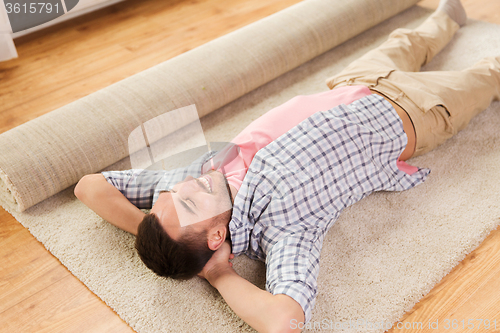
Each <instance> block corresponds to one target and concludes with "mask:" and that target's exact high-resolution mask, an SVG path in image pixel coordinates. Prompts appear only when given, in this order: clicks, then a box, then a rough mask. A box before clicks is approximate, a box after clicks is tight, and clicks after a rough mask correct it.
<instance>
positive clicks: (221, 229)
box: [207, 224, 226, 251]
mask: <svg viewBox="0 0 500 333" xmlns="http://www.w3.org/2000/svg"><path fill="white" fill-rule="evenodd" d="M207 238H208V240H207V242H208V248H209V249H210V250H212V251H216V250H217V249H218V248H219V247H221V246H222V244H224V241H225V240H226V227H225V226H224V225H222V224H219V225H217V226H215V227H213V228H211V229H210V230H209V231H208V233H207Z"/></svg>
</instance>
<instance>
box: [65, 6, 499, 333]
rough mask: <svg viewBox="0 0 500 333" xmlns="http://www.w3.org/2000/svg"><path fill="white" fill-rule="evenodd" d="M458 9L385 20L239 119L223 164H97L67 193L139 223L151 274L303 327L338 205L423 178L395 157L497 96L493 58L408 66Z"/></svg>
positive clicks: (253, 316) (444, 34)
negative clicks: (329, 73) (345, 59)
mask: <svg viewBox="0 0 500 333" xmlns="http://www.w3.org/2000/svg"><path fill="white" fill-rule="evenodd" d="M465 21H466V14H465V11H464V9H463V7H462V5H461V3H460V1H459V0H442V1H441V3H440V6H439V8H438V10H437V11H436V12H435V13H434V14H432V15H431V17H429V18H428V19H427V20H426V21H425V22H424V23H423V24H422V25H421V26H419V27H418V28H417V29H415V30H407V29H398V30H396V31H395V32H393V33H392V34H391V35H390V37H389V39H388V40H387V41H386V42H385V43H383V44H382V45H381V46H379V47H378V48H376V49H375V50H373V51H371V52H369V53H367V54H366V55H365V56H363V57H362V58H360V59H358V60H357V61H355V62H353V63H352V64H351V65H349V66H348V67H347V68H346V69H345V70H344V71H342V72H341V73H339V74H338V75H336V76H335V77H333V78H331V79H329V80H328V81H327V84H328V86H329V87H330V88H331V89H333V90H331V91H328V92H324V93H319V94H315V95H310V96H298V97H296V98H294V99H292V100H291V101H289V102H287V103H285V104H283V105H282V106H280V107H277V108H275V109H273V110H271V111H269V112H268V113H266V114H265V115H264V116H262V117H261V118H259V119H258V120H256V121H255V122H253V123H252V124H250V125H249V126H248V127H247V128H246V129H245V130H244V131H243V132H242V133H240V134H239V135H238V136H237V137H236V138H235V139H234V140H233V141H232V143H234V144H235V145H237V146H238V147H239V149H240V151H239V153H238V154H236V155H237V156H232V157H231V158H230V159H229V160H226V163H222V164H223V167H222V166H221V164H220V163H219V164H218V163H216V162H214V161H217V160H221V159H223V158H221V157H220V153H219V154H218V155H215V157H214V156H213V154H208V155H205V156H202V157H201V158H200V159H198V160H197V161H195V162H194V163H193V164H191V165H190V166H189V167H187V168H185V169H179V170H174V171H169V172H153V171H150V172H145V171H141V170H128V171H123V172H120V171H118V172H103V173H102V174H97V175H88V176H85V177H84V178H82V180H81V181H80V182H79V183H78V185H77V187H76V188H75V194H76V196H77V197H78V198H79V199H80V200H82V202H84V203H85V204H86V205H87V206H89V207H90V208H91V209H93V210H94V211H95V212H96V213H97V214H99V215H100V216H101V217H103V218H104V219H106V220H107V221H108V222H110V223H112V224H114V225H116V226H117V227H119V228H122V229H123V230H126V231H128V232H131V233H133V234H135V235H137V238H136V247H137V250H138V251H139V254H140V256H141V259H142V260H143V261H144V263H145V264H146V265H147V266H148V267H149V268H151V269H152V270H153V271H155V272H156V273H157V274H159V275H162V276H170V277H173V278H179V279H186V278H190V277H193V276H194V275H196V274H198V275H199V276H201V277H203V278H205V279H207V280H208V282H210V283H211V284H212V285H213V286H214V287H215V288H217V290H218V291H219V292H220V293H221V295H222V296H223V297H224V299H225V300H226V302H227V303H228V305H229V306H230V307H231V308H232V309H233V310H234V312H235V313H236V314H237V315H238V316H240V317H241V318H242V319H243V320H244V321H246V322H247V323H248V324H249V325H251V326H252V327H254V328H255V329H256V330H258V331H262V332H264V331H266V332H267V331H271V332H273V331H291V330H292V328H299V327H302V326H301V325H292V323H300V322H302V323H305V322H307V321H309V320H310V319H311V311H312V308H313V305H314V300H315V297H316V292H317V291H316V278H317V275H318V272H319V256H320V251H321V246H322V241H323V238H324V235H325V234H326V232H327V230H328V229H329V228H330V227H331V226H332V224H333V223H334V222H335V221H336V219H337V218H338V216H339V214H340V212H341V211H342V210H343V209H344V208H346V207H348V206H350V205H352V204H353V203H355V202H357V201H359V200H360V199H362V198H363V197H365V196H367V195H368V194H370V193H372V192H374V191H379V190H390V191H401V190H406V189H409V188H411V187H413V186H416V185H417V184H420V183H422V182H423V181H424V180H425V178H426V176H427V175H428V173H429V170H426V169H420V168H416V167H411V166H409V165H407V164H405V163H404V161H405V160H407V159H408V158H410V157H413V156H418V155H421V154H423V153H425V152H428V151H430V150H432V149H433V148H435V147H436V146H438V145H440V144H441V143H443V142H444V141H445V140H447V139H448V138H450V137H452V136H453V135H454V134H456V133H457V132H458V131H460V130H461V129H463V128H464V127H465V126H466V125H467V124H468V122H469V120H470V119H471V118H472V117H473V116H474V115H476V114H477V113H479V112H480V111H482V110H484V109H485V108H486V107H487V106H488V105H489V104H490V103H491V101H492V100H493V99H499V98H500V57H497V58H490V59H485V60H483V61H481V62H479V63H478V64H476V65H475V66H473V67H471V68H469V69H467V70H464V71H461V72H439V73H438V72H424V73H420V72H418V71H419V69H420V67H421V66H422V65H424V64H426V63H427V62H429V61H430V60H431V59H432V58H433V56H434V55H435V54H437V53H438V52H439V51H440V50H441V49H442V48H443V47H444V46H445V45H446V44H447V43H448V41H449V40H450V39H451V38H452V36H453V34H454V33H455V32H456V31H457V30H458V29H459V27H460V26H461V25H463V24H465ZM229 155H231V154H229ZM233 155H234V154H233ZM211 169H213V170H211ZM209 170H210V171H209ZM220 171H223V172H224V173H222V172H220ZM103 176H104V177H103ZM193 176H194V177H197V178H194V177H193ZM182 179H184V181H181V180H182ZM150 207H152V209H151V212H150V213H149V214H147V215H145V214H144V213H142V212H141V211H140V210H139V209H138V208H150ZM231 207H232V208H231ZM242 253H244V254H246V255H247V256H249V257H250V258H253V259H259V260H262V261H265V262H266V290H261V289H259V288H258V287H256V286H254V285H253V284H251V283H249V282H248V281H246V280H245V279H243V278H241V277H240V276H239V275H238V274H237V273H236V272H235V271H234V270H233V269H232V267H231V266H232V265H231V263H230V262H229V260H230V259H232V258H233V257H234V255H239V254H242ZM253 305H255V306H253Z"/></svg>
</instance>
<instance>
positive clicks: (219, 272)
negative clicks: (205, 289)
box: [198, 241, 304, 332]
mask: <svg viewBox="0 0 500 333" xmlns="http://www.w3.org/2000/svg"><path fill="white" fill-rule="evenodd" d="M233 258H234V255H233V254H231V245H229V242H227V241H226V242H224V244H222V246H221V247H220V248H219V249H218V250H217V251H216V252H215V253H214V255H213V256H212V258H211V259H210V260H209V261H208V262H207V264H206V265H205V267H203V270H202V271H201V272H200V274H198V276H200V277H202V278H205V279H207V280H208V282H210V284H211V285H212V286H214V287H215V288H216V289H217V290H218V291H219V292H220V294H221V295H222V297H224V299H225V300H226V302H227V304H228V305H229V306H230V307H231V309H233V311H234V312H235V313H236V314H237V315H238V316H239V317H240V318H241V319H243V320H244V321H246V322H247V323H248V324H249V325H250V326H252V327H253V328H255V329H256V330H257V331H259V332H292V331H299V329H298V328H297V325H295V326H293V325H292V323H293V322H292V320H295V322H304V312H303V311H302V307H301V306H300V305H299V303H297V302H296V301H295V300H294V299H292V298H291V297H289V296H287V295H281V294H280V295H272V294H271V293H269V292H267V291H265V290H262V289H260V288H258V287H257V286H255V285H254V284H252V283H250V282H248V281H247V280H245V279H244V278H242V277H241V276H239V275H238V274H237V273H236V272H235V270H234V269H233V267H232V266H233V264H232V263H231V262H230V261H229V260H230V259H233ZM292 327H295V328H297V329H296V330H294V329H292Z"/></svg>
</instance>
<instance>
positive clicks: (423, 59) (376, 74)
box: [327, 11, 459, 89]
mask: <svg viewBox="0 0 500 333" xmlns="http://www.w3.org/2000/svg"><path fill="white" fill-rule="evenodd" d="M458 29H459V25H458V24H457V23H456V22H455V21H453V20H452V19H450V18H449V17H448V16H447V15H446V14H445V13H444V12H442V11H436V12H435V13H433V14H432V15H431V16H430V17H429V18H428V19H427V20H426V21H425V22H423V23H422V24H421V25H420V26H419V27H418V28H417V29H415V30H409V29H397V30H395V31H394V32H393V33H391V35H390V36H389V39H388V40H387V41H386V42H384V43H383V44H382V45H380V46H379V47H377V48H376V49H374V50H372V51H370V52H368V53H367V54H365V55H364V56H362V57H361V58H359V59H358V60H356V61H354V62H353V63H351V64H350V65H349V66H347V67H346V68H345V69H344V70H343V71H342V72H340V73H339V74H338V75H335V76H334V77H332V78H329V79H328V80H327V85H328V87H329V88H330V89H333V88H334V87H338V86H343V85H351V84H362V85H366V86H369V87H371V86H373V85H376V82H377V80H378V79H379V78H381V77H386V76H387V75H389V74H390V73H391V72H392V71H394V70H399V71H405V72H417V71H419V70H420V67H421V66H423V65H425V64H426V63H428V62H429V61H430V60H431V59H432V58H433V57H434V56H435V55H436V54H437V53H438V52H439V51H441V50H442V49H443V48H444V46H446V44H448V42H449V41H450V40H451V38H452V37H453V35H454V34H455V32H456V31H457V30H458Z"/></svg>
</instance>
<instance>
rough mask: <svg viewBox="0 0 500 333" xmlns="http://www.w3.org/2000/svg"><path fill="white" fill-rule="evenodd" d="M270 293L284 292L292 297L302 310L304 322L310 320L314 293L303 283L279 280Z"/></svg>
mask: <svg viewBox="0 0 500 333" xmlns="http://www.w3.org/2000/svg"><path fill="white" fill-rule="evenodd" d="M271 293H272V294H273V295H277V294H284V295H287V296H290V297H291V298H293V299H294V300H295V301H296V302H297V303H299V304H300V306H301V307H302V310H303V311H304V318H305V319H304V321H305V322H304V324H307V323H308V322H309V321H310V320H311V317H312V308H313V307H314V302H315V299H316V295H315V292H314V291H313V290H311V288H310V287H309V286H307V285H306V284H305V283H303V282H300V281H299V282H297V281H290V282H286V281H285V282H280V283H278V284H276V285H275V286H274V289H273V291H272V292H271Z"/></svg>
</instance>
